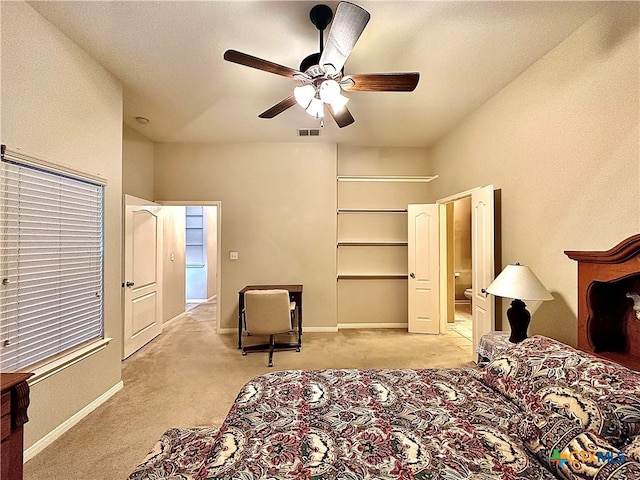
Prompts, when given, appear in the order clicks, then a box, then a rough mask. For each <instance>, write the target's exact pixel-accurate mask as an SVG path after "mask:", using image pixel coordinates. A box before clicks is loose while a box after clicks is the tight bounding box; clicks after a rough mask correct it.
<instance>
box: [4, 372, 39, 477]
mask: <svg viewBox="0 0 640 480" xmlns="http://www.w3.org/2000/svg"><path fill="white" fill-rule="evenodd" d="M31 375H32V374H31V373H0V383H2V418H1V422H2V423H1V424H0V435H1V436H2V445H0V455H1V456H2V458H1V459H0V479H1V480H21V479H22V449H23V432H22V426H23V425H24V424H25V423H26V422H27V421H28V420H29V418H28V417H27V407H29V384H27V379H28V378H29V377H30V376H31Z"/></svg>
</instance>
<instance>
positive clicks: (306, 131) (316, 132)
mask: <svg viewBox="0 0 640 480" xmlns="http://www.w3.org/2000/svg"><path fill="white" fill-rule="evenodd" d="M298 136H299V137H319V136H320V129H319V128H299V129H298Z"/></svg>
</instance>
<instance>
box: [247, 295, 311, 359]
mask: <svg viewBox="0 0 640 480" xmlns="http://www.w3.org/2000/svg"><path fill="white" fill-rule="evenodd" d="M248 290H288V291H289V299H290V301H292V302H296V314H297V315H298V343H297V344H293V345H291V346H295V347H297V348H300V346H301V345H302V285H247V286H246V287H244V288H243V289H242V290H240V291H239V292H238V348H239V349H240V348H242V312H243V311H244V293H245V292H246V291H248Z"/></svg>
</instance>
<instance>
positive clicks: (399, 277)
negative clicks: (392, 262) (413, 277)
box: [338, 273, 408, 280]
mask: <svg viewBox="0 0 640 480" xmlns="http://www.w3.org/2000/svg"><path fill="white" fill-rule="evenodd" d="M407 278H408V275H406V274H366V275H363V274H344V273H341V274H338V280H406V279H407Z"/></svg>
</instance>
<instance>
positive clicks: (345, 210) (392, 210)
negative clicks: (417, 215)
mask: <svg viewBox="0 0 640 480" xmlns="http://www.w3.org/2000/svg"><path fill="white" fill-rule="evenodd" d="M341 213H407V209H406V208H339V209H338V214H341Z"/></svg>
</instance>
